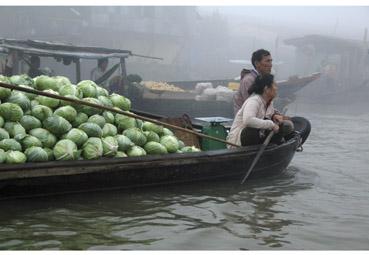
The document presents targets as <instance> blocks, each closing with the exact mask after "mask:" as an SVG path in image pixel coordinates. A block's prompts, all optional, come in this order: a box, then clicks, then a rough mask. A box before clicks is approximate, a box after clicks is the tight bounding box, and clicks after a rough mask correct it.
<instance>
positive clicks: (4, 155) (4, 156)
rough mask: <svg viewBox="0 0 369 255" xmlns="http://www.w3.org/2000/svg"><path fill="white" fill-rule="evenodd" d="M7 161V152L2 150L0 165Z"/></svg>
mask: <svg viewBox="0 0 369 255" xmlns="http://www.w3.org/2000/svg"><path fill="white" fill-rule="evenodd" d="M5 159H6V152H5V151H4V150H3V149H0V163H3V162H4V161H5Z"/></svg>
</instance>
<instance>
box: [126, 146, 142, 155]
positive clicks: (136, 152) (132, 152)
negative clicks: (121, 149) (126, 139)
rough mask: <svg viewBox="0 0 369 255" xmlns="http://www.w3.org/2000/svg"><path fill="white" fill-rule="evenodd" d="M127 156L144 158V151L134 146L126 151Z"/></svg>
mask: <svg viewBox="0 0 369 255" xmlns="http://www.w3.org/2000/svg"><path fill="white" fill-rule="evenodd" d="M127 155H128V156H129V157H138V156H145V155H146V151H145V150H144V149H143V148H141V147H140V146H136V145H135V146H133V147H132V148H130V149H129V150H128V151H127Z"/></svg>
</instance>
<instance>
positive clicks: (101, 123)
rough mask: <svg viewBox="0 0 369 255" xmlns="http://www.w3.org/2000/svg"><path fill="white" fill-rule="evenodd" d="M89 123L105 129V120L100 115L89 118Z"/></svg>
mask: <svg viewBox="0 0 369 255" xmlns="http://www.w3.org/2000/svg"><path fill="white" fill-rule="evenodd" d="M88 122H91V123H95V124H97V125H99V126H100V127H101V128H103V127H104V125H105V118H104V117H103V116H101V115H99V114H94V115H92V116H90V117H89V118H88Z"/></svg>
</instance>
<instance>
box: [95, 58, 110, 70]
mask: <svg viewBox="0 0 369 255" xmlns="http://www.w3.org/2000/svg"><path fill="white" fill-rule="evenodd" d="M97 66H98V67H99V68H100V69H101V70H102V71H105V70H106V68H107V67H108V59H107V58H100V59H98V60H97Z"/></svg>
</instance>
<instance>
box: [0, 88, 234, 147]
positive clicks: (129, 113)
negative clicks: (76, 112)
mask: <svg viewBox="0 0 369 255" xmlns="http://www.w3.org/2000/svg"><path fill="white" fill-rule="evenodd" d="M0 87H3V88H7V89H11V90H19V91H23V92H27V93H33V94H37V95H41V96H46V97H52V98H56V99H60V100H64V101H69V102H72V103H75V104H82V105H87V106H90V107H95V108H98V109H102V110H106V111H110V112H116V113H119V114H122V115H126V116H128V117H132V118H136V119H140V120H144V121H150V122H153V123H155V124H157V125H162V126H166V127H169V128H173V129H178V130H181V131H184V132H187V133H191V134H194V135H197V136H200V137H204V138H208V139H212V140H215V141H218V142H222V143H225V144H229V145H232V146H235V147H241V146H239V145H237V144H234V143H230V142H227V141H226V140H223V139H219V138H217V137H213V136H208V135H204V134H201V133H198V132H196V131H193V130H190V129H186V128H182V127H178V126H175V125H171V124H168V123H165V122H161V121H158V120H155V119H151V118H147V117H144V116H140V115H137V114H134V113H131V112H127V111H123V110H118V109H114V108H111V107H107V106H104V105H98V104H93V103H90V102H86V101H83V100H78V99H73V98H68V97H64V96H60V95H54V94H51V93H47V92H44V91H38V90H35V89H29V88H25V87H19V86H15V85H11V84H7V83H3V82H0Z"/></svg>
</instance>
